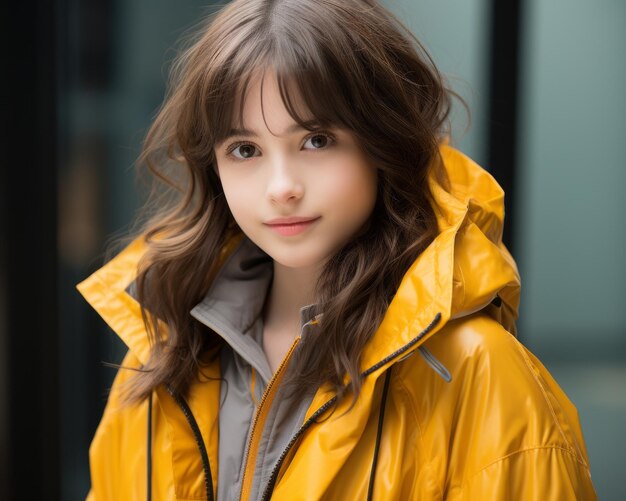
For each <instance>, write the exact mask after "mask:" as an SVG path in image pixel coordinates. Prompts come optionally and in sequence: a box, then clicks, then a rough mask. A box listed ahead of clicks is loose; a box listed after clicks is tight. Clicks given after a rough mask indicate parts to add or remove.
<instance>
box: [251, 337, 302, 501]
mask: <svg viewBox="0 0 626 501" xmlns="http://www.w3.org/2000/svg"><path fill="white" fill-rule="evenodd" d="M299 341H300V337H297V338H296V339H295V341H294V342H293V344H292V345H291V348H289V351H288V352H287V355H285V358H283V361H282V362H281V363H280V366H279V367H278V370H277V371H276V372H275V373H274V375H273V376H272V379H271V380H270V382H269V383H268V385H267V388H265V392H263V397H262V398H261V403H260V404H259V407H258V408H257V411H256V413H255V415H254V421H253V423H252V431H251V432H250V439H249V441H248V447H247V451H248V452H247V453H246V459H245V465H246V467H245V469H244V473H243V481H242V484H241V494H240V496H239V499H240V500H241V501H244V500H247V499H249V498H250V491H251V489H252V480H253V479H254V470H255V468H256V457H257V454H258V452H259V444H260V442H261V435H262V434H263V428H264V427H265V421H266V420H267V416H268V414H269V410H270V408H271V406H272V401H273V400H274V397H275V396H276V391H277V389H278V388H279V387H280V382H281V381H282V378H283V375H284V372H285V367H287V363H288V362H289V359H290V358H291V354H292V353H293V350H294V349H295V347H296V346H297V345H298V342H299Z"/></svg>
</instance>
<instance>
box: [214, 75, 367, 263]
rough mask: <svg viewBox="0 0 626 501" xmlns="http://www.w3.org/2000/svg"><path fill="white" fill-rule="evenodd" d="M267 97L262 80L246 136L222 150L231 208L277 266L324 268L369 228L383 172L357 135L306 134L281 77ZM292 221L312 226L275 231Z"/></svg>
mask: <svg viewBox="0 0 626 501" xmlns="http://www.w3.org/2000/svg"><path fill="white" fill-rule="evenodd" d="M262 92H263V95H262V96H261V78H257V79H255V80H253V84H251V85H250V87H249V91H248V94H247V96H246V100H245V103H244V110H243V124H244V130H239V131H232V134H231V135H230V136H229V137H228V138H226V139H225V140H224V141H222V142H221V143H220V144H217V145H216V147H215V155H216V159H217V170H218V174H219V177H220V179H221V182H222V187H223V189H224V194H225V196H226V201H227V202H228V205H229V207H230V210H231V212H232V214H233V217H234V218H235V221H236V222H237V224H238V225H239V227H240V228H241V230H242V231H243V232H244V233H245V234H246V235H247V236H248V237H249V238H250V239H251V240H252V241H253V242H254V243H255V244H256V245H257V246H259V247H260V248H261V249H263V251H265V252H266V253H267V254H268V255H269V256H271V257H272V258H273V259H274V260H275V261H277V262H278V263H280V264H282V265H284V266H287V267H292V268H304V267H318V266H320V265H322V264H323V263H324V262H325V261H326V260H327V259H328V258H330V257H331V256H332V255H333V254H334V253H336V252H337V251H338V250H339V249H340V248H341V247H342V246H343V245H344V244H345V243H346V242H348V241H349V240H350V239H351V238H352V237H353V236H355V235H356V234H357V233H358V232H359V230H360V229H362V227H363V226H364V224H365V223H366V221H367V220H368V218H369V216H370V214H371V213H372V210H373V208H374V204H375V202H376V185H377V173H376V169H375V167H374V166H372V165H371V164H370V163H369V161H368V160H367V158H366V157H365V155H364V154H363V153H362V151H361V150H360V148H359V147H358V145H357V143H356V141H355V139H354V137H353V136H352V134H351V133H350V132H349V131H347V130H341V129H336V128H331V129H324V130H322V129H320V130H316V131H314V132H311V131H308V130H306V129H302V128H299V126H298V125H297V123H296V122H295V121H294V120H293V119H292V118H291V116H290V115H289V113H288V112H287V110H286V109H285V107H284V105H283V102H282V100H281V97H280V94H279V89H278V83H277V81H276V77H275V75H274V74H273V72H269V71H268V72H266V73H265V75H264V79H263V88H262ZM323 98H324V96H320V99H323ZM261 105H263V111H264V114H265V121H264V118H263V111H262V109H261ZM292 218H304V219H306V220H309V222H307V223H304V224H302V223H300V224H275V223H277V222H285V221H276V220H277V219H283V220H284V219H287V221H286V222H287V223H289V222H290V221H289V219H292Z"/></svg>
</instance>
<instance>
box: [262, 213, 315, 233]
mask: <svg viewBox="0 0 626 501" xmlns="http://www.w3.org/2000/svg"><path fill="white" fill-rule="evenodd" d="M319 219H320V216H318V217H313V218H310V217H308V218H307V217H288V218H277V219H272V220H271V221H268V222H267V223H265V224H266V225H267V226H269V227H270V228H271V229H272V230H274V231H275V232H276V233H278V234H279V235H282V236H285V237H290V236H293V235H298V234H300V233H302V232H303V231H305V230H307V229H308V228H309V227H311V226H312V225H313V224H315V222H316V221H318V220H319ZM285 221H286V222H285Z"/></svg>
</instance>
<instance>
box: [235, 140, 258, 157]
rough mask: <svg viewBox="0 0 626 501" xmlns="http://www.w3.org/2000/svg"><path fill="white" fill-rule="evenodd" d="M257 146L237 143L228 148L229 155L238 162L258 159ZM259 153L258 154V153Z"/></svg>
mask: <svg viewBox="0 0 626 501" xmlns="http://www.w3.org/2000/svg"><path fill="white" fill-rule="evenodd" d="M256 150H257V148H256V146H254V145H253V144H250V143H235V144H233V145H231V146H230V147H229V148H228V151H227V153H228V154H229V155H232V156H233V157H235V158H236V159H237V160H246V159H247V158H252V157H257V156H259V155H258V154H256V153H255V151H256ZM257 153H258V152H257Z"/></svg>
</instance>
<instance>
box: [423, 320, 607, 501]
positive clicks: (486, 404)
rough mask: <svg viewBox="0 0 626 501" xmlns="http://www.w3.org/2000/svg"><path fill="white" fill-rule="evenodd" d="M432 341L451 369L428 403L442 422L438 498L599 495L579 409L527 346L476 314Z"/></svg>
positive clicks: (564, 500)
mask: <svg viewBox="0 0 626 501" xmlns="http://www.w3.org/2000/svg"><path fill="white" fill-rule="evenodd" d="M431 347H432V351H433V354H434V355H435V356H436V357H438V358H439V359H440V360H441V361H442V362H443V363H444V365H445V366H446V367H448V368H450V369H451V372H452V374H453V379H452V382H451V383H449V384H448V383H437V384H438V385H440V386H441V385H442V384H446V385H447V386H446V390H445V391H443V392H441V393H438V396H437V399H436V400H435V401H434V402H433V404H432V405H433V406H434V408H435V409H438V410H439V411H440V413H439V417H440V418H442V419H443V422H446V423H448V428H447V430H448V431H447V433H446V434H444V436H446V437H447V438H446V440H445V441H443V442H441V441H440V440H439V441H436V442H433V443H434V444H435V445H436V447H432V448H431V449H430V450H433V451H436V450H438V451H442V449H443V451H444V452H443V453H441V452H440V455H442V456H443V457H446V454H447V468H446V469H445V473H444V475H445V478H446V480H444V487H443V489H442V490H443V494H444V495H443V498H444V499H447V500H448V501H453V500H454V501H474V500H483V499H484V500H489V501H505V500H507V501H508V500H516V501H520V500H523V501H526V500H528V501H531V500H542V501H574V500H585V501H587V500H595V499H597V496H596V493H595V491H594V488H593V484H592V481H591V473H590V469H589V460H588V457H587V451H586V447H585V443H584V439H583V435H582V430H581V426H580V421H579V417H578V411H577V410H576V407H575V406H574V405H573V404H572V402H571V401H570V400H569V399H568V398H567V396H566V395H565V393H564V392H563V390H562V389H561V388H560V387H559V385H558V384H557V382H556V381H555V380H554V378H553V377H552V375H551V374H550V373H549V372H548V370H547V369H546V368H545V367H544V366H543V365H542V363H541V362H540V361H539V360H538V359H537V358H536V357H535V356H534V355H533V354H532V353H531V352H530V351H529V350H528V349H527V348H526V347H525V346H523V345H522V344H521V343H520V342H519V341H518V340H517V339H516V338H515V337H514V336H512V335H511V334H509V333H508V332H507V331H505V330H504V329H503V328H502V326H501V325H500V324H498V323H497V322H495V321H494V320H492V319H490V318H487V317H486V316H484V315H476V316H474V317H473V318H470V319H466V320H464V321H463V320H460V321H455V322H451V324H450V326H449V327H447V328H446V329H445V330H444V332H442V333H441V335H440V336H438V338H437V339H436V340H434V342H433V344H431ZM436 414H437V412H435V411H433V415H436ZM444 418H445V419H444ZM426 426H427V429H428V427H429V425H428V424H427V425H426ZM431 426H435V425H431ZM433 429H435V428H433ZM436 430H438V432H441V426H439V427H438V428H436ZM432 436H433V437H434V438H433V440H436V439H437V437H438V436H439V433H433V434H432ZM426 437H428V435H427V436H426ZM446 449H447V450H448V452H447V453H446V452H445V450H446Z"/></svg>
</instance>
